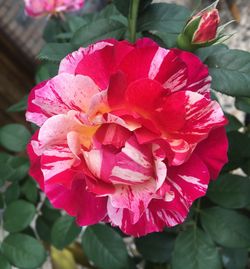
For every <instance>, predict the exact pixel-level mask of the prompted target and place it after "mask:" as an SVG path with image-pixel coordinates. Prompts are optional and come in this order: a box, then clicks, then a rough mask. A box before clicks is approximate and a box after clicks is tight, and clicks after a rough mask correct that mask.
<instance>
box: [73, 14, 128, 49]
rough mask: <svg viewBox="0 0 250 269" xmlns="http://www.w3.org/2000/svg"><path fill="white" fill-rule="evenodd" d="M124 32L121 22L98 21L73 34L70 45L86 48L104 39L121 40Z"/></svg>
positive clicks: (124, 28) (110, 20)
mask: <svg viewBox="0 0 250 269" xmlns="http://www.w3.org/2000/svg"><path fill="white" fill-rule="evenodd" d="M125 31H126V27H125V26H124V24H122V23H121V22H118V21H115V20H112V19H108V18H107V19H99V20H97V21H93V22H92V23H90V24H88V25H86V26H82V27H81V28H80V29H79V30H78V31H76V32H75V34H74V36H73V38H72V43H74V44H76V45H77V46H84V47H85V46H88V45H89V44H92V43H94V42H96V41H98V40H102V39H106V38H115V39H121V38H122V37H123V36H124V34H125Z"/></svg>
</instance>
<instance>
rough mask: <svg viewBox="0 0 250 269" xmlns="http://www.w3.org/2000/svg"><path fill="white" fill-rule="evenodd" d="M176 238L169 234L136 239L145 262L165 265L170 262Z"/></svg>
mask: <svg viewBox="0 0 250 269" xmlns="http://www.w3.org/2000/svg"><path fill="white" fill-rule="evenodd" d="M174 241H175V236H174V235H173V234H169V233H152V234H149V235H146V236H144V237H140V238H136V239H135V244H136V246H137V249H138V251H139V252H140V253H141V254H142V256H143V258H144V259H145V260H148V261H151V262H155V263H164V262H167V261H169V260H170V257H171V254H172V250H173V248H174Z"/></svg>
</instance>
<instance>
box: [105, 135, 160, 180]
mask: <svg viewBox="0 0 250 269" xmlns="http://www.w3.org/2000/svg"><path fill="white" fill-rule="evenodd" d="M152 163H153V155H152V149H151V148H150V147H149V146H147V145H139V144H138V142H137V141H136V139H135V137H131V138H129V139H128V140H127V141H126V143H125V145H124V147H123V148H122V150H121V152H120V153H118V154H116V155H115V165H114V166H113V169H112V172H111V175H110V178H109V179H110V181H111V182H113V183H117V184H125V185H134V184H137V183H143V182H145V181H151V180H153V181H155V180H154V178H155V174H154V167H153V165H152Z"/></svg>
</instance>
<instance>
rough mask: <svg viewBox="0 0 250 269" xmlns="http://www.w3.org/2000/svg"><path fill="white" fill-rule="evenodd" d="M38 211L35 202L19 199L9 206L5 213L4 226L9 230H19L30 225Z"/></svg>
mask: <svg viewBox="0 0 250 269" xmlns="http://www.w3.org/2000/svg"><path fill="white" fill-rule="evenodd" d="M35 213H36V208H35V207H34V205H33V204H31V203H28V202H26V201H23V200H17V201H14V202H12V203H11V204H9V205H8V206H7V208H6V209H5V211H4V214H3V221H4V224H3V227H4V229H5V230H6V231H8V232H11V233H13V232H19V231H21V230H23V229H25V228H26V227H28V226H29V224H30V223H31V221H32V219H33V218H34V216H35Z"/></svg>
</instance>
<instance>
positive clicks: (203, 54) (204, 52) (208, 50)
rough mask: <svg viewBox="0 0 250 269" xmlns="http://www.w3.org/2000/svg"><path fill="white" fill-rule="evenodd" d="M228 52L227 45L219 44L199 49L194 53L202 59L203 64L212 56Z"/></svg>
mask: <svg viewBox="0 0 250 269" xmlns="http://www.w3.org/2000/svg"><path fill="white" fill-rule="evenodd" d="M227 50H228V47H227V46H226V45H225V44H218V45H212V46H209V47H204V48H199V49H197V50H196V51H195V52H194V53H195V54H196V55H197V56H198V57H199V58H200V59H201V61H202V62H206V60H207V58H208V57H209V56H212V55H213V54H215V53H216V52H219V51H227Z"/></svg>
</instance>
